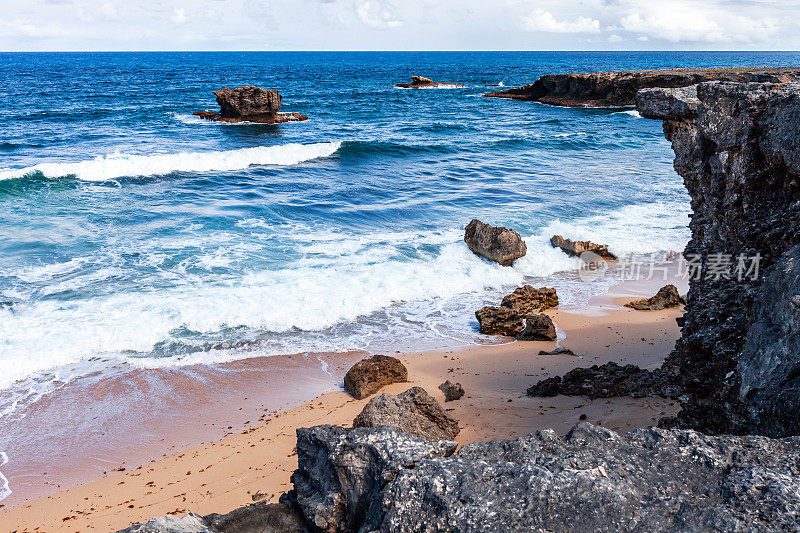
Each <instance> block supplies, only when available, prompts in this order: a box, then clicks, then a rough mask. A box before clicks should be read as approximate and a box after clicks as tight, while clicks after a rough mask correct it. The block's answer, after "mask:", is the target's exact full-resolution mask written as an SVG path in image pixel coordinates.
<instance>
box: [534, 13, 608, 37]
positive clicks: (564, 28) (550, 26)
mask: <svg viewBox="0 0 800 533" xmlns="http://www.w3.org/2000/svg"><path fill="white" fill-rule="evenodd" d="M523 24H524V26H525V29H527V30H530V31H545V32H550V33H600V21H599V20H597V19H590V18H587V17H578V18H576V19H573V20H556V18H555V17H554V16H553V15H552V14H551V13H550V12H549V11H545V10H544V9H541V8H537V9H535V10H534V11H533V13H531V14H530V15H528V16H527V17H525V19H524V20H523Z"/></svg>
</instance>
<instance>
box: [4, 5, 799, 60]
mask: <svg viewBox="0 0 800 533" xmlns="http://www.w3.org/2000/svg"><path fill="white" fill-rule="evenodd" d="M0 9H1V11H0V12H2V13H3V16H2V19H0V50H2V51H72V50H89V51H102V50H111V51H116V50H798V49H800V0H787V1H781V0H695V1H687V0H582V1H570V0H560V1H556V0H552V1H551V0H491V1H487V0H150V1H140V0H0Z"/></svg>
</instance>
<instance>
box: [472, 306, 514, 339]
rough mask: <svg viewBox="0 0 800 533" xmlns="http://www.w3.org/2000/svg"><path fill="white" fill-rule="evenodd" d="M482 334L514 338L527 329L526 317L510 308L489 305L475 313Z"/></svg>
mask: <svg viewBox="0 0 800 533" xmlns="http://www.w3.org/2000/svg"><path fill="white" fill-rule="evenodd" d="M475 318H476V319H477V320H478V325H479V326H480V332H481V333H483V334H484V335H505V336H507V337H514V336H516V335H517V333H519V332H521V331H522V330H523V329H525V317H523V316H521V315H519V314H517V313H516V312H514V310H513V309H510V308H508V307H503V306H502V305H501V306H500V307H495V306H492V305H487V306H486V307H482V308H480V309H478V310H477V311H475Z"/></svg>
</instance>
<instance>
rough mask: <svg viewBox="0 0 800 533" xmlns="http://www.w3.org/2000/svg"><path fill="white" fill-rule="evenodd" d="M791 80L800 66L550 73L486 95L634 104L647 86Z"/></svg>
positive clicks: (571, 104)
mask: <svg viewBox="0 0 800 533" xmlns="http://www.w3.org/2000/svg"><path fill="white" fill-rule="evenodd" d="M710 80H720V81H736V82H776V83H780V82H788V81H792V80H800V68H758V69H753V68H715V69H699V68H694V69H670V70H638V71H622V72H592V73H579V74H547V75H545V76H542V77H540V78H539V79H537V80H536V81H535V82H533V83H532V84H529V85H524V86H522V87H516V88H514V89H507V90H505V91H496V92H492V93H489V94H486V95H484V96H487V97H492V98H511V99H514V100H533V101H537V102H542V103H545V104H552V105H559V106H568V107H622V106H633V105H634V103H635V99H636V92H637V91H639V90H640V89H644V88H652V87H662V88H674V87H687V86H689V85H695V84H697V83H700V82H704V81H710Z"/></svg>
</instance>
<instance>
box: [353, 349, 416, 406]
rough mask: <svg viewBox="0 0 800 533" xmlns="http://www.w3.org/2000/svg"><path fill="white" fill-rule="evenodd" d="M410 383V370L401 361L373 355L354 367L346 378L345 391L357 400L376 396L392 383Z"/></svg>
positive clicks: (386, 356)
mask: <svg viewBox="0 0 800 533" xmlns="http://www.w3.org/2000/svg"><path fill="white" fill-rule="evenodd" d="M406 381H408V370H407V369H406V367H405V366H404V365H403V363H401V362H400V360H399V359H395V358H394V357H389V356H388V355H373V356H372V357H370V358H369V359H363V360H361V361H359V362H358V363H356V364H355V365H353V366H352V367H351V368H350V370H348V371H347V374H345V376H344V390H346V391H347V392H349V393H350V395H351V396H352V397H353V398H355V399H356V400H361V399H363V398H366V397H367V396H369V395H371V394H375V393H376V392H378V391H379V390H380V389H381V388H383V387H385V386H386V385H389V384H391V383H403V382H406Z"/></svg>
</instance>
